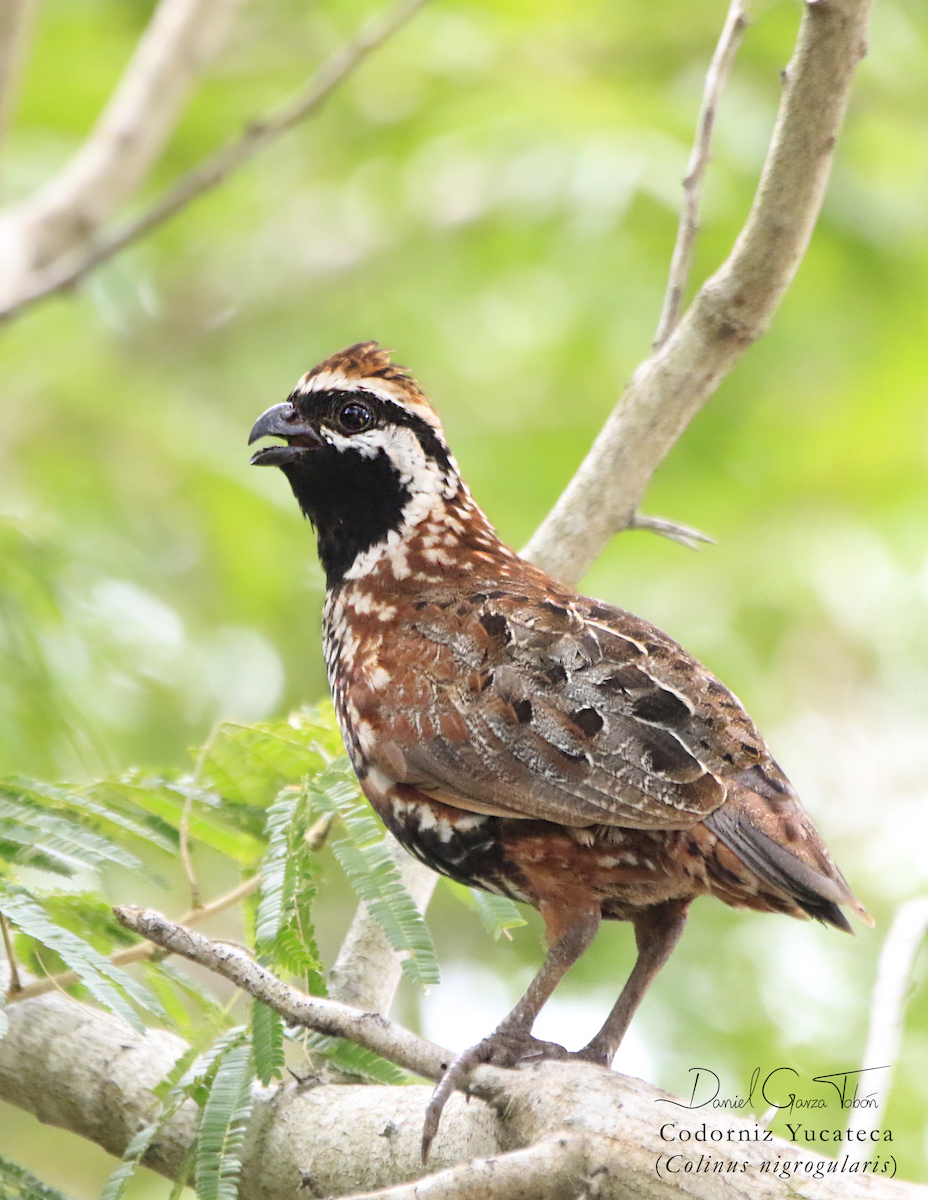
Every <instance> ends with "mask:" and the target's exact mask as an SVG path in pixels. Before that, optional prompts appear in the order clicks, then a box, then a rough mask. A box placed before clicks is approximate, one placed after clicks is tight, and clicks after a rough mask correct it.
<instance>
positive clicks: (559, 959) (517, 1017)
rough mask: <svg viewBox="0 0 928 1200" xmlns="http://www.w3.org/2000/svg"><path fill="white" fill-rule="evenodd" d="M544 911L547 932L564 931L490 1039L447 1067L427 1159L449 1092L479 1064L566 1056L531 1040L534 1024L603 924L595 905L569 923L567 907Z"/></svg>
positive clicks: (427, 1134)
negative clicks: (523, 993) (552, 912)
mask: <svg viewBox="0 0 928 1200" xmlns="http://www.w3.org/2000/svg"><path fill="white" fill-rule="evenodd" d="M542 914H543V915H544V916H545V920H546V924H547V927H548V932H549V935H550V933H551V932H552V930H558V929H563V932H562V933H561V934H560V936H559V937H558V938H557V941H555V942H554V943H553V945H552V946H551V949H550V950H549V951H548V957H547V958H546V959H545V961H544V963H543V964H542V967H541V970H540V971H539V972H538V974H537V975H536V976H535V978H534V979H533V980H532V982H531V983H530V984H529V986H528V990H527V991H526V993H525V995H524V996H523V997H522V999H521V1000H520V1001H519V1003H518V1004H517V1005H516V1006H515V1008H514V1009H513V1010H512V1012H511V1013H509V1015H508V1016H507V1017H504V1018H503V1020H502V1021H500V1023H499V1025H497V1027H496V1028H495V1029H494V1030H493V1032H492V1033H491V1034H490V1035H489V1037H485V1038H484V1039H483V1041H481V1042H478V1043H477V1045H476V1046H471V1048H470V1049H469V1050H465V1051H464V1053H463V1054H459V1055H458V1057H457V1058H456V1059H455V1060H454V1062H452V1063H451V1064H450V1065H449V1066H448V1067H447V1068H446V1070H445V1073H444V1075H442V1077H441V1082H440V1083H439V1084H438V1087H437V1088H436V1089H435V1091H434V1092H433V1094H432V1099H431V1100H430V1101H429V1106H428V1108H427V1109H426V1110H425V1125H424V1127H423V1130H422V1161H423V1162H427V1161H428V1157H429V1148H430V1147H431V1145H432V1140H433V1139H434V1137H435V1134H436V1133H437V1132H438V1122H439V1121H440V1119H441V1112H442V1109H443V1108H444V1107H445V1104H446V1103H447V1101H448V1098H449V1096H450V1095H451V1093H452V1092H453V1091H454V1089H455V1088H456V1087H460V1086H461V1083H462V1082H463V1080H464V1079H465V1077H466V1076H467V1075H468V1074H469V1073H470V1071H471V1070H472V1069H473V1068H474V1067H476V1066H477V1065H478V1064H479V1063H487V1062H490V1063H494V1064H495V1065H496V1066H498V1067H513V1066H515V1065H516V1064H517V1063H519V1062H521V1061H522V1060H524V1059H526V1058H539V1059H541V1058H561V1057H566V1054H567V1052H566V1051H565V1050H564V1048H563V1047H562V1046H558V1045H557V1044H556V1043H554V1042H541V1041H538V1040H537V1039H536V1038H533V1037H532V1035H531V1033H532V1026H533V1025H534V1023H535V1018H536V1017H537V1016H538V1014H539V1013H540V1012H541V1010H542V1008H543V1007H544V1005H545V1002H546V1001H547V999H548V997H549V996H550V995H551V993H552V992H553V991H554V989H555V988H556V987H557V985H558V984H559V983H560V982H561V980H562V979H563V978H564V976H565V975H566V974H567V972H568V971H569V970H570V968H571V967H572V966H573V965H574V963H575V962H576V961H577V959H578V958H580V956H581V955H582V954H583V952H584V950H586V948H587V946H589V944H590V942H592V940H593V938H594V936H595V935H596V931H597V929H598V928H599V922H600V911H599V908H598V906H597V907H595V908H593V909H585V910H583V911H582V912H580V914H579V915H577V914H576V912H573V913H571V914H569V916H571V917H573V919H572V920H569V923H568V924H566V927H565V916H568V914H565V912H564V911H563V910H561V911H559V912H558V913H557V914H556V916H555V914H548V913H546V912H544V906H542Z"/></svg>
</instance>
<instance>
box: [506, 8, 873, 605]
mask: <svg viewBox="0 0 928 1200" xmlns="http://www.w3.org/2000/svg"><path fill="white" fill-rule="evenodd" d="M869 7H870V6H869V0H807V3H806V5H805V13H804V15H803V19H802V24H801V26H800V31H799V39H798V42H797V46H796V51H795V53H794V55H793V59H792V61H791V62H790V64H789V67H788V68H787V70H786V72H785V75H784V89H783V98H782V102H781V105H780V113H779V117H778V119H777V124H776V128H775V130H774V134H773V140H772V142H771V145H770V150H769V152H768V155H767V161H766V164H765V166H764V171H763V175H762V177H761V181H760V185H759V187H758V191H757V195H756V197H755V200H754V205H753V207H752V209H751V212H750V215H749V216H748V219H747V222H746V224H745V226H744V229H743V230H742V231H741V234H740V235H739V237H738V240H737V242H736V243H735V246H734V249H733V250H732V252H731V254H730V255H729V257H728V259H727V261H726V262H725V263H724V264H723V266H722V267H721V268H720V269H719V270H718V271H717V272H716V274H715V275H713V277H712V278H711V279H709V280H708V281H707V282H706V283H705V284H704V285H703V286H702V288H700V290H699V292H698V293H697V295H696V297H695V299H694V301H693V303H692V305H691V306H690V308H689V310H688V312H687V313H686V315H685V316H684V317H683V320H682V321H681V323H680V324H679V325H678V326H677V328H676V329H675V330H674V332H673V333H672V334H671V336H670V337H669V339H668V340H667V341H666V342H665V344H664V345H663V347H662V348H661V349H660V350H659V351H658V352H657V353H656V354H654V355H653V356H652V357H651V358H649V359H647V360H646V361H645V362H644V363H642V365H641V366H640V367H639V368H638V369H637V371H636V372H635V374H634V376H633V377H632V380H631V382H630V383H629V385H628V387H627V388H626V389H625V393H624V395H623V396H622V398H621V400H620V401H619V403H618V405H617V407H616V408H615V410H614V411H613V413H612V415H611V416H610V417H609V419H608V420H607V422H606V424H605V426H604V428H603V430H602V432H601V433H600V435H599V437H598V438H597V439H596V442H595V443H594V445H593V447H592V449H591V450H590V452H589V454H588V455H587V457H586V459H585V460H584V462H583V463H582V465H581V466H580V469H579V470H578V471H577V474H576V475H575V476H574V478H573V479H572V480H571V482H570V483H569V484H568V486H567V489H566V490H565V491H564V493H563V495H562V496H561V497H560V499H559V500H558V502H557V504H556V505H555V506H554V509H553V510H552V512H551V513H550V515H549V516H548V518H547V519H546V520H545V521H544V523H543V524H542V526H541V528H540V529H539V530H538V532H537V533H536V534H535V536H534V537H533V538H532V540H531V542H530V543H529V545H528V547H527V549H526V554H527V556H528V557H529V558H531V559H532V561H533V562H537V563H539V564H540V565H541V566H543V567H545V568H546V569H547V570H549V571H551V572H552V574H554V575H556V576H557V577H558V578H559V579H562V580H564V581H566V582H576V581H577V580H579V579H580V578H581V577H582V576H583V574H584V573H585V572H586V570H587V569H588V568H589V566H590V565H591V563H593V562H594V561H595V559H596V558H597V556H598V555H599V554H600V552H601V551H602V549H603V547H604V546H605V544H606V542H607V541H608V540H609V538H610V537H612V535H613V534H614V533H616V532H617V531H618V530H620V529H624V528H625V527H626V526H627V525H628V524H629V522H630V521H631V519H632V517H633V514H634V513H635V510H636V509H637V507H638V505H639V504H640V502H641V499H642V497H643V495H644V493H645V489H646V488H647V486H648V483H649V481H650V479H651V475H652V474H653V473H654V471H655V469H656V468H657V466H658V465H659V464H660V463H661V462H662V461H663V460H664V458H665V457H666V455H667V454H668V452H669V451H670V449H671V447H672V446H673V444H674V443H675V442H676V440H677V438H679V436H680V434H681V433H682V432H683V430H684V429H685V428H686V426H687V424H688V423H689V422H690V420H692V418H693V417H694V416H695V415H696V413H697V412H698V411H699V409H700V408H701V407H702V406H703V405H704V404H705V403H706V401H707V400H708V399H709V397H710V396H711V395H712V394H713V392H714V391H715V390H716V388H717V387H718V386H719V384H720V383H721V381H722V380H723V379H724V377H725V375H726V374H727V373H728V372H729V371H730V370H731V369H732V367H733V366H734V365H735V363H736V362H737V361H738V360H739V359H740V358H741V356H742V355H743V354H744V352H745V350H747V348H748V347H749V346H750V345H751V343H752V342H754V341H755V340H756V339H757V338H759V337H760V336H761V335H762V334H763V333H764V332H765V331H766V329H767V327H768V325H769V324H770V321H771V319H772V317H773V314H774V312H775V311H776V308H777V306H778V304H779V303H780V300H781V299H782V297H783V294H784V293H785V291H786V289H787V287H788V286H789V284H790V283H791V282H792V279H793V276H794V275H795V273H796V271H797V269H798V267H799V264H800V262H801V261H802V257H803V255H804V254H805V250H806V247H807V245H808V243H809V239H810V237H811V236H812V230H813V228H814V226H815V222H816V220H817V218H818V214H819V210H820V208H821V204H822V198H823V196H824V194H825V186H826V184H827V182H828V175H829V172H830V169H831V163H832V159H833V156H834V146H835V140H836V138H837V136H838V132H839V130H840V128H841V124H842V122H843V120H844V114H845V110H846V108H847V102H848V95H849V91H850V85H851V80H852V78H853V74H854V70H855V68H856V66H857V63H858V62H859V61H860V59H861V58H862V57H863V55H864V53H865V50H866V28H867V16H868V12H869Z"/></svg>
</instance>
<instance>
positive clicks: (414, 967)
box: [307, 759, 439, 985]
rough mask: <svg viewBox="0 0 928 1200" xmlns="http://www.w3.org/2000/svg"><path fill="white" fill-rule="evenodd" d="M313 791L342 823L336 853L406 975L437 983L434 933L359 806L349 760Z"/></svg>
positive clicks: (378, 831)
mask: <svg viewBox="0 0 928 1200" xmlns="http://www.w3.org/2000/svg"><path fill="white" fill-rule="evenodd" d="M307 786H308V789H309V791H310V794H311V795H312V798H313V803H314V804H315V805H316V806H317V807H318V808H320V809H321V810H322V811H323V812H335V813H338V815H339V816H340V817H341V818H342V822H343V824H344V827H345V830H346V832H347V834H348V837H347V838H346V839H343V840H340V841H337V842H335V843H333V845H332V851H333V853H334V854H335V857H336V858H337V859H338V861H339V864H340V866H341V868H342V870H343V871H344V872H345V874H346V875H347V876H348V880H349V882H350V883H351V886H352V887H353V888H354V890H355V892H356V893H357V895H358V896H359V897H360V899H361V900H363V901H364V903H365V904H366V905H367V907H368V910H369V911H370V914H371V916H372V917H373V918H374V920H375V921H376V922H377V924H378V925H379V926H380V927H381V929H382V930H383V932H384V934H385V935H386V937H387V940H388V941H389V942H390V945H391V946H392V947H393V949H394V950H396V951H398V952H402V951H406V952H407V953H408V955H409V957H408V958H405V959H404V960H403V973H404V975H406V976H407V978H409V979H411V980H413V982H415V983H419V984H423V985H426V984H431V983H438V981H439V972H438V959H437V958H436V956H435V947H434V945H433V944H432V938H431V934H430V933H429V931H428V927H427V926H426V924H425V922H424V921H423V920H422V916H421V914H420V912H419V910H418V909H417V908H416V906H415V903H414V902H413V899H412V896H410V894H409V892H408V890H407V888H406V885H405V884H404V883H403V880H402V877H401V875H400V873H399V871H398V870H397V866H396V863H395V862H394V861H393V859H392V858H391V857H390V852H389V850H388V849H387V845H386V843H385V842H384V836H383V830H382V829H381V828H380V827H379V826H378V825H377V823H376V822H375V821H374V818H373V817H372V816H371V813H370V810H369V809H368V808H367V807H366V806H364V805H362V804H360V803H358V785H357V781H356V780H355V778H354V776H353V775H352V773H351V770H350V768H349V767H348V764H347V761H346V760H344V759H343V760H341V761H339V762H337V763H334V764H333V765H332V766H331V767H330V768H329V769H328V770H327V771H326V772H325V773H324V774H323V775H321V776H320V777H319V778H318V779H316V780H314V781H312V782H310V783H309V784H308V785H307Z"/></svg>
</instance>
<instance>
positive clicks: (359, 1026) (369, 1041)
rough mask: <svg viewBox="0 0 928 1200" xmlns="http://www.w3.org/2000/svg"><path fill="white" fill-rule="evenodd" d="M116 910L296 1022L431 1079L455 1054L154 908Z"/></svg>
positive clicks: (143, 933)
mask: <svg viewBox="0 0 928 1200" xmlns="http://www.w3.org/2000/svg"><path fill="white" fill-rule="evenodd" d="M114 911H115V913H116V916H117V917H118V918H119V920H120V921H121V922H122V924H123V925H125V926H126V928H127V929H131V930H132V931H133V932H134V933H138V934H141V936H142V937H145V938H148V940H149V941H152V942H155V943H156V944H157V945H159V946H162V947H163V948H164V949H165V950H170V952H171V953H172V954H180V955H181V956H182V957H183V958H187V959H189V960H190V961H191V962H195V963H199V964H200V966H202V967H206V968H207V969H208V970H210V971H215V972H216V974H217V975H221V976H222V977H223V978H224V979H228V980H231V982H232V983H234V984H235V985H236V986H237V987H240V988H242V989H243V991H246V992H248V993H249V995H252V996H254V997H256V999H258V1000H261V1001H262V1002H263V1003H264V1004H266V1005H267V1006H268V1007H269V1008H272V1009H274V1011H275V1012H277V1013H280V1015H281V1016H282V1017H284V1018H285V1020H287V1021H288V1022H290V1023H291V1024H294V1025H304V1026H305V1027H306V1028H307V1029H314V1030H315V1031H316V1032H317V1033H324V1034H326V1035H327V1036H329V1037H344V1038H349V1039H350V1040H351V1041H353V1042H356V1043H357V1044H358V1045H359V1046H363V1047H364V1048H365V1049H367V1050H373V1051H374V1053H375V1054H380V1055H382V1056H383V1057H384V1058H388V1059H389V1060H390V1062H393V1063H396V1064H397V1065H398V1066H400V1067H405V1069H406V1070H407V1071H413V1072H415V1074H417V1075H423V1076H425V1078H426V1079H439V1078H441V1075H442V1072H443V1071H444V1069H445V1067H446V1066H447V1064H448V1063H449V1062H450V1061H451V1058H452V1057H453V1055H450V1054H449V1051H447V1050H443V1049H442V1048H441V1046H436V1045H435V1044H434V1043H432V1042H427V1041H425V1040H424V1039H423V1038H419V1037H416V1035H415V1034H414V1033H410V1032H409V1030H407V1029H404V1028H403V1027H402V1026H401V1025H396V1024H394V1023H393V1022H392V1021H388V1020H387V1019H386V1017H382V1016H380V1014H379V1013H376V1012H361V1011H360V1010H359V1009H356V1008H349V1006H348V1005H347V1004H340V1003H338V1002H337V1001H335V1000H323V999H321V998H320V997H318V996H307V995H305V994H304V993H303V992H301V991H299V990H298V989H297V988H293V987H289V986H288V985H287V984H286V983H284V982H283V981H282V980H280V979H278V978H277V977H276V975H272V974H271V972H270V971H267V970H265V968H264V967H261V966H259V965H258V964H257V963H256V962H255V961H254V959H252V958H250V957H249V956H248V954H247V953H246V952H245V951H244V950H242V949H241V948H240V947H238V946H231V945H228V944H227V943H225V942H214V941H211V940H210V939H209V938H206V937H203V935H202V934H199V933H193V932H192V930H190V929H185V928H184V926H183V925H178V924H176V923H175V922H174V921H169V920H168V919H167V917H165V916H163V915H162V914H161V913H159V912H156V911H155V910H154V909H151V908H146V909H141V908H135V907H134V906H133V905H124V906H123V907H122V908H117V909H115V910H114Z"/></svg>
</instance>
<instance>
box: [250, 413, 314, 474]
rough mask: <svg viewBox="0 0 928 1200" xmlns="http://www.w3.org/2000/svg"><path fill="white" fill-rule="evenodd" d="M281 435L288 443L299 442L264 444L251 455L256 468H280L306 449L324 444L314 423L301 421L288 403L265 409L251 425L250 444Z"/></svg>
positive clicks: (252, 463)
mask: <svg viewBox="0 0 928 1200" xmlns="http://www.w3.org/2000/svg"><path fill="white" fill-rule="evenodd" d="M263 437H279V438H285V439H286V441H287V442H292V441H297V442H298V444H297V445H295V446H294V445H287V446H263V447H262V448H261V449H260V450H258V451H256V452H255V453H254V454H253V455H252V458H251V465H252V466H253V467H281V466H283V465H284V464H285V463H288V462H293V461H294V460H295V459H297V458H299V457H300V455H301V454H303V453H304V451H306V450H313V449H315V448H316V447H318V446H321V445H322V439H321V438H320V437H319V434H318V433H316V431H315V429H313V428H312V426H311V425H307V424H306V423H305V422H304V421H302V420H301V419H300V417H299V414H298V413H297V411H296V409H295V408H294V407H293V405H292V404H291V403H290V402H289V400H287V401H285V402H284V403H283V404H275V405H274V407H273V408H269V409H268V410H267V412H263V413H262V414H261V416H260V417H258V419H257V421H255V423H254V426H253V427H252V430H251V433H250V434H249V436H248V445H249V446H250V445H251V444H252V443H253V442H256V441H257V440H258V438H263Z"/></svg>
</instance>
